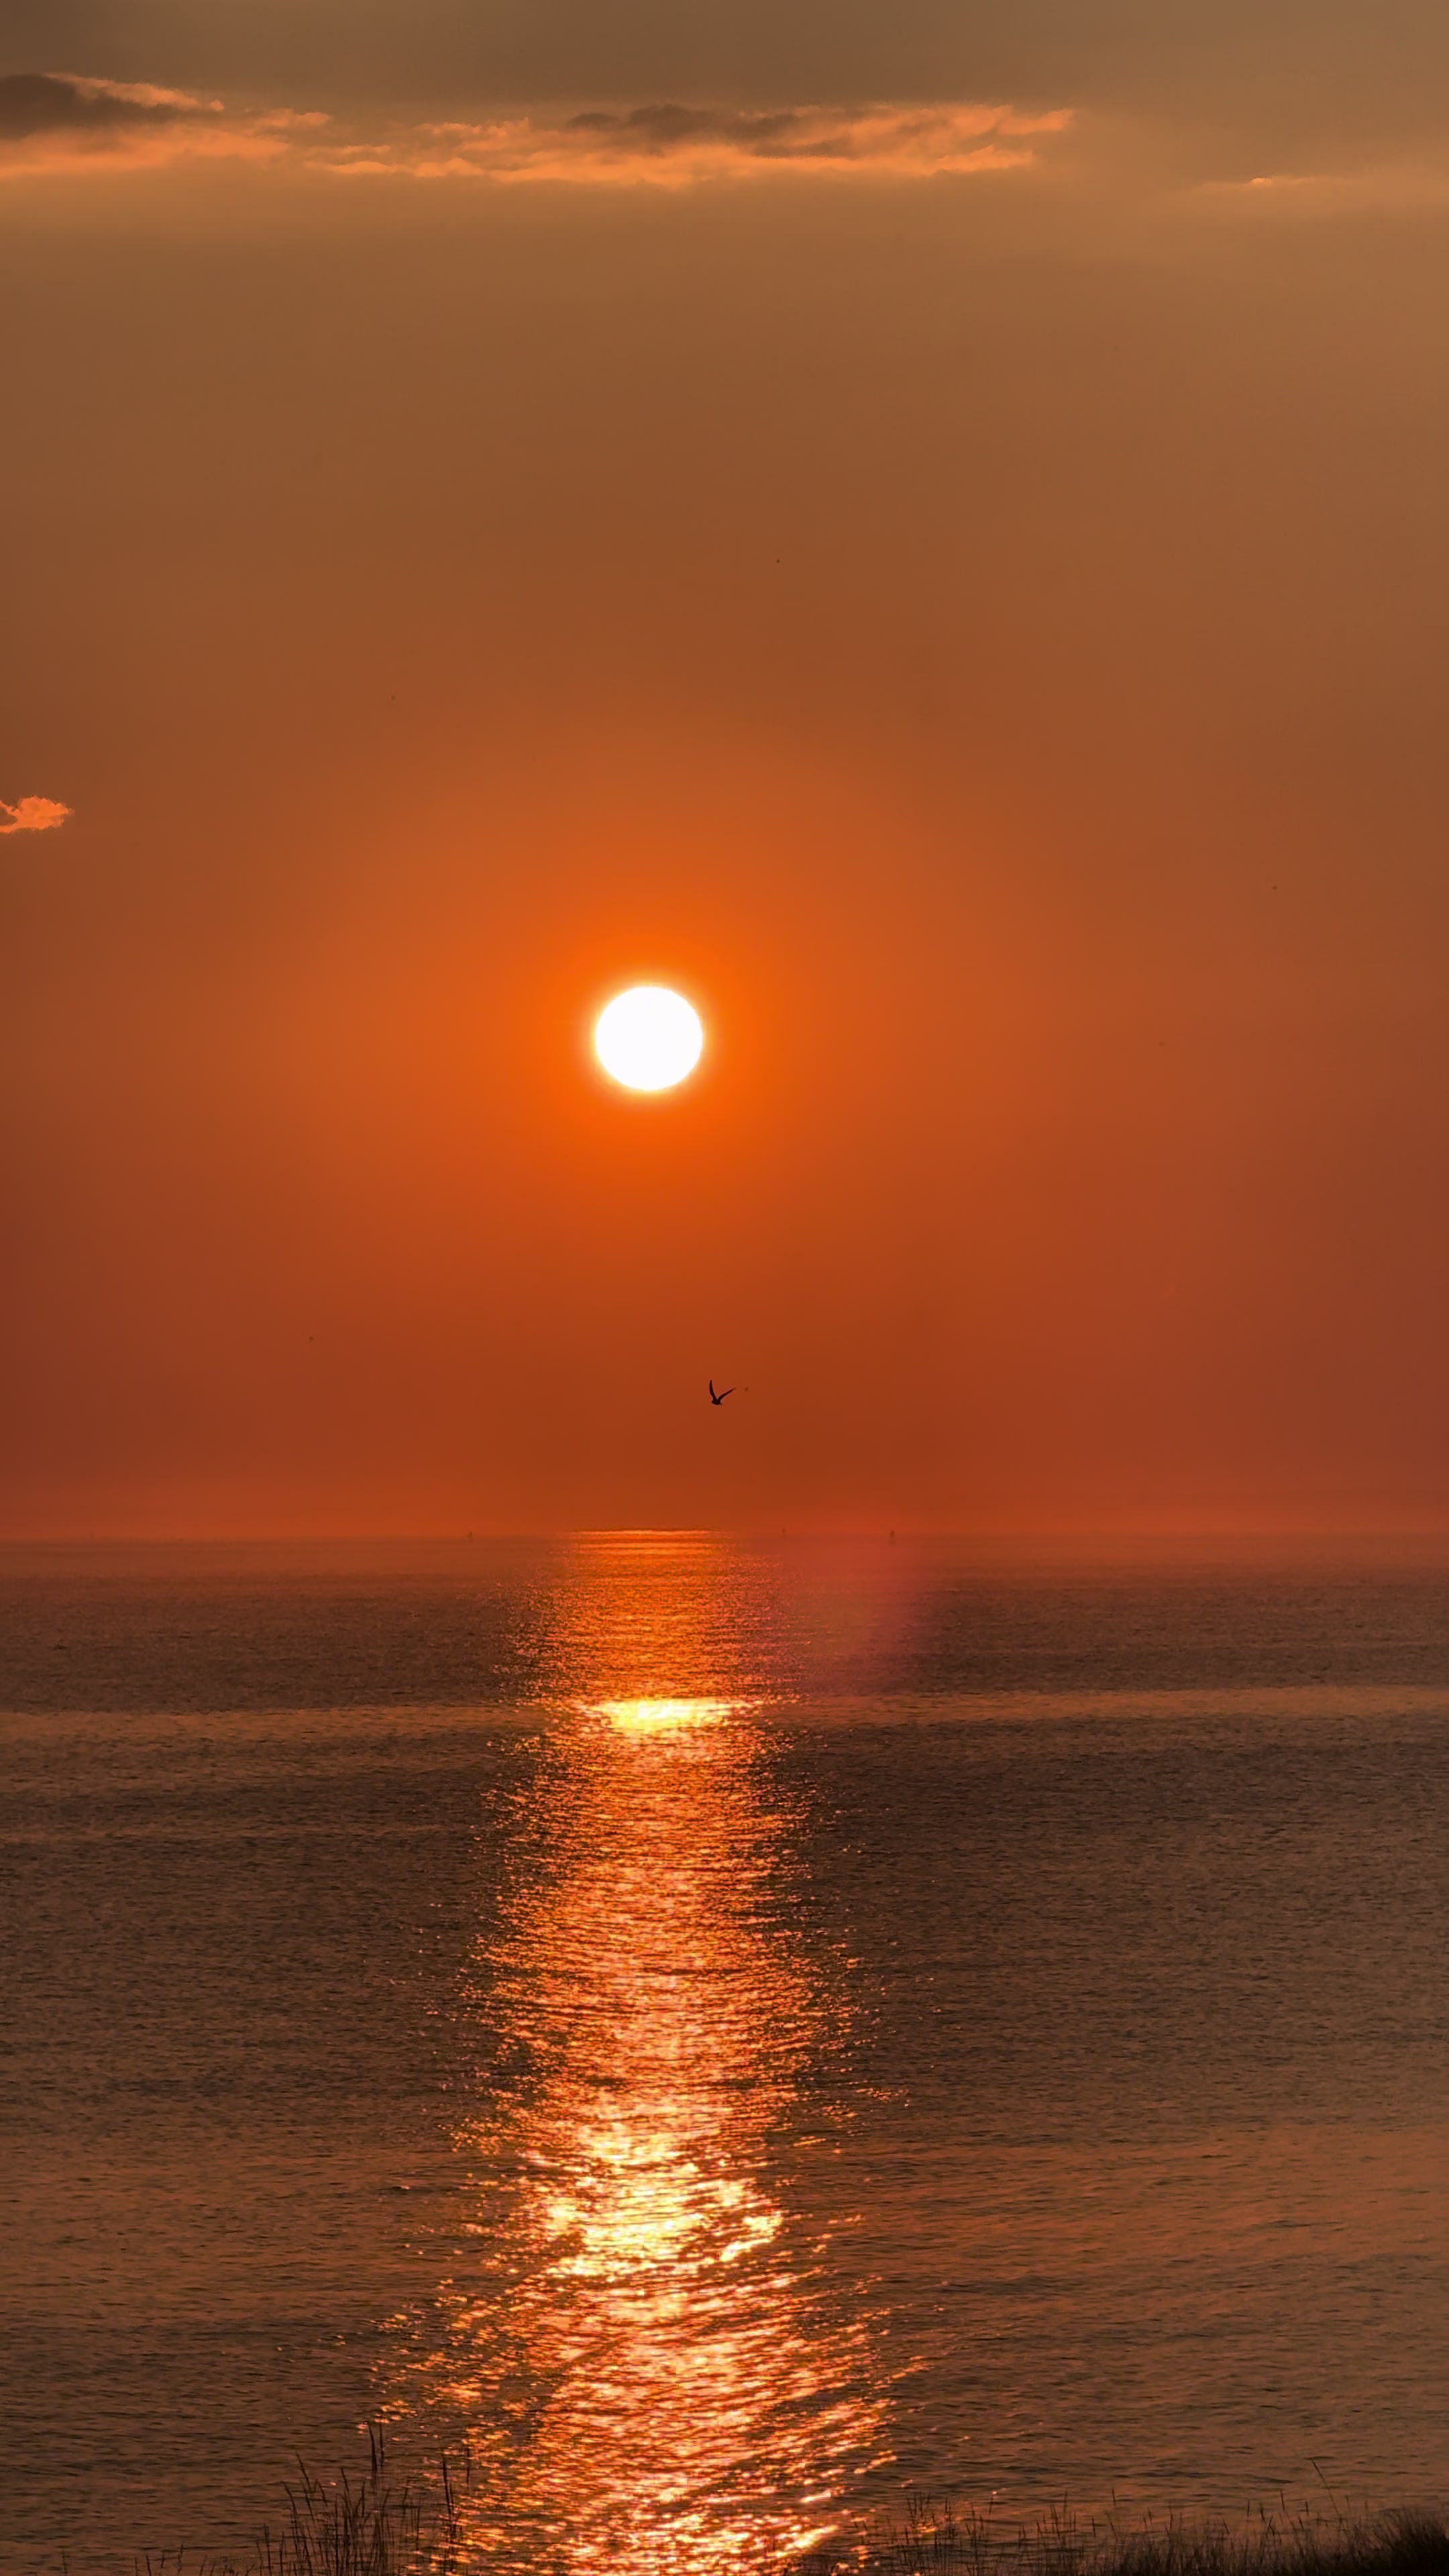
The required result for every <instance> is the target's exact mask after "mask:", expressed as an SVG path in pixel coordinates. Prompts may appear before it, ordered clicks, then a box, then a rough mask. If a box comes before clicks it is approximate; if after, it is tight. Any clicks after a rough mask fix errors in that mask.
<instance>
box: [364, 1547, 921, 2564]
mask: <svg viewBox="0 0 1449 2576" xmlns="http://www.w3.org/2000/svg"><path fill="white" fill-rule="evenodd" d="M699 1579H700V1578H699V1569H698V1567H697V1566H694V1565H691V1567H690V1568H689V1569H688V1570H687V1579H686V1578H685V1576H683V1575H682V1577H681V1588H682V1589H683V1590H684V1591H685V1592H688V1590H689V1589H690V1587H691V1585H693V1586H695V1587H696V1588H697V1587H698V1585H699ZM651 1585H652V1597H653V1598H655V1599H658V1598H659V1597H660V1593H661V1589H663V1591H664V1592H665V1593H666V1594H667V1592H668V1587H667V1586H666V1587H661V1586H660V1585H659V1582H658V1567H657V1564H655V1565H654V1566H652V1567H651ZM667 1606H668V1611H669V1621H670V1628H669V1642H670V1648H671V1652H670V1655H669V1658H668V1664H667V1666H666V1670H667V1673H668V1677H669V1678H671V1679H672V1678H673V1673H674V1671H675V1670H677V1667H678V1647H679V1642H680V1627H681V1607H680V1601H679V1599H678V1598H677V1597H674V1598H671V1599H669V1600H668V1604H667ZM686 1624H687V1620H686ZM663 1661H664V1659H663V1658H662V1657H661V1662H663ZM646 1671H647V1666H646ZM640 1677H641V1678H643V1677H644V1676H643V1675H642V1674H641V1676H640ZM610 1680H611V1681H612V1680H613V1674H612V1672H611V1673H610ZM798 1824H799V1817H798V1815H797V1814H796V1812H795V1811H794V1809H793V1808H792V1804H791V1799H790V1797H789V1795H787V1794H786V1792H785V1791H784V1790H783V1788H782V1786H781V1784H780V1782H779V1781H778V1779H777V1778H776V1777H775V1776H774V1775H773V1772H772V1765H771V1760H770V1755H769V1747H768V1740H767V1736H766V1734H765V1732H764V1730H763V1728H762V1726H761V1723H760V1719H759V1713H758V1704H757V1703H751V1702H749V1701H746V1700H744V1699H742V1698H732V1697H728V1696H724V1695H718V1696H696V1697H690V1696H685V1695H683V1694H677V1693H665V1692H662V1691H655V1692H653V1693H650V1692H647V1691H641V1692H638V1693H636V1694H633V1695H629V1694H621V1695H620V1696H617V1697H610V1698H608V1699H597V1700H587V1701H579V1702H576V1703H575V1704H574V1705H573V1706H572V1707H571V1708H566V1709H561V1710H556V1711H555V1712H554V1713H553V1715H552V1716H551V1718H550V1721H549V1724H548V1726H547V1728H546V1730H545V1733H544V1736H543V1740H542V1743H541V1747H540V1751H539V1758H538V1764H537V1769H536V1772H535V1774H534V1776H533V1778H532V1780H531V1781H530V1783H529V1784H528V1786H527V1788H526V1789H525V1790H523V1791H522V1792H520V1794H519V1796H518V1798H517V1800H516V1802H515V1805H514V1809H513V1811H512V1813H511V1814H510V1815H509V1817H508V1819H507V1827H506V1830H507V1836H508V1877H507V1892H506V1895H505V1899H504V1902H503V1905H502V1908H501V1911H500V1914H499V1918H498V1920H497V1922H496V1924H495V1925H494V1926H493V1927H492V1928H491V1929H490V1930H489V1931H488V1932H487V1933H486V1934H485V1935H483V1936H480V1940H479V1943H478V1946H477V1950H476V1953H475V1960H474V1973H473V1982H472V1991H471V2009H472V2012H473V2014H474V2016H475V2017H476V2025H477V2027H478V2030H479V2033H480V2036H481V2037H482V2039H483V2040H484V2042H485V2045H486V2054H485V2061H484V2069H483V2073H482V2076H481V2079H480V2081H479V2084H478V2087H477V2097H476V2100H475V2102H474V2106H473V2108H472V2110H471V2111H470V2113H469V2115H468V2116H467V2118H466V2119H465V2120H463V2122H462V2123H461V2124H460V2127H459V2131H458V2148H459V2152H460V2155H461V2156H462V2157H463V2159H464V2160H465V2163H466V2167H467V2172H468V2188H467V2204H468V2211H469V2215H468V2217H467V2219H466V2221H465V2228H464V2234H463V2239H462V2242H461V2244H460V2246H459V2247H458V2249H457V2250H456V2253H455V2258H454V2264H453V2270H452V2275H451V2277H450V2278H449V2279H448V2280H447V2281H446V2282H445V2283H444V2284H443V2288H442V2297H441V2303H440V2312H441V2315H442V2317H443V2319H444V2331H443V2334H442V2336H441V2338H440V2339H439V2341H438V2344H437V2348H436V2349H434V2350H433V2351H431V2352H430V2353H428V2354H427V2355H426V2356H421V2355H420V2356H419V2357H418V2359H417V2361H416V2364H415V2368H414V2371H413V2373H412V2374H411V2379H412V2384H411V2388H410V2390H409V2391H408V2394H407V2398H406V2401H405V2402H406V2403H407V2406H408V2410H409V2411H412V2409H413V2408H414V2407H415V2406H417V2405H418V2403H419V2402H420V2401H421V2403H422V2405H423V2406H424V2407H425V2408H429V2407H431V2406H433V2405H434V2404H435V2403H436V2401H439V2400H442V2401H443V2402H445V2403H447V2404H449V2405H451V2407H452V2408H453V2410H454V2411H455V2413H457V2412H461V2414H462V2416H463V2419H464V2421H465V2423H466V2426H467V2430H468V2436H469V2444H470V2449H471V2451H472V2454H473V2458H474V2461H475V2474H474V2480H473V2485H472V2487H471V2489H470V2492H469V2496H468V2499H467V2502H466V2506H465V2520H466V2530H467V2541H468V2547H469V2551H470V2557H471V2562H472V2563H476V2564H479V2565H481V2564H483V2563H485V2562H486V2564H487V2565H488V2566H489V2567H490V2568H491V2567H497V2568H499V2569H519V2570H521V2569H523V2568H525V2567H527V2568H529V2569H540V2568H544V2567H548V2568H557V2569H560V2570H565V2569H567V2570H577V2571H579V2576H584V2571H591V2570H594V2569H600V2570H602V2569H605V2568H608V2569H617V2568H629V2569H637V2570H639V2571H641V2576H655V2571H659V2572H660V2576H662V2571H664V2570H670V2571H677V2572H678V2576H695V2571H698V2576H709V2571H724V2570H734V2569H746V2568H755V2567H760V2568H763V2567H765V2566H775V2565H778V2564H779V2563H780V2561H781V2559H782V2558H783V2557H784V2556H785V2555H786V2554H787V2553H788V2552H790V2551H791V2550H798V2549H799V2548H801V2547H803V2546H805V2545H807V2544H808V2542H809V2541H810V2540H811V2539H812V2538H814V2537H818V2536H819V2534H820V2533H821V2532H822V2531H823V2530H825V2529H828V2528H830V2527H831V2526H832V2525H833V2523H834V2522H835V2520H836V2519H837V2517H838V2514H839V2512H840V2511H841V2509H842V2507H843V2505H844V2504H845V2503H846V2501H848V2497H849V2493H850V2490H851V2486H852V2482H853V2480H854V2479H855V2477H856V2476H857V2475H858V2474H859V2472H860V2470H861V2468H862V2467H863V2466H864V2464H865V2462H866V2461H867V2459H868V2458H870V2457H871V2455H872V2453H878V2445H879V2430H880V2412H881V2410H880V2403H879V2400H878V2398H877V2397H876V2396H875V2395H874V2394H873V2384H872V2354H871V2329H870V2325H869V2320H868V2316H867V2314H866V2313H865V2303H864V2302H863V2301H862V2300H861V2299H860V2298H859V2296H857V2295H855V2294H854V2293H853V2291H851V2290H849V2289H848V2288H847V2289H845V2290H842V2286H841V2275H842V2271H844V2273H845V2276H846V2279H847V2281H848V2264H846V2265H842V2264H840V2263H837V2262H836V2261H834V2260H833V2256H834V2253H835V2250H836V2246H837V2240H838V2239H839V2238H840V2237H841V2235H842V2234H843V2233H844V2232H845V2231H846V2230H847V2229H848V2227H849V2223H850V2216H851V2213H850V2211H849V2209H848V2206H846V2205H845V2204H844V2202H843V2200H842V2198H841V2187H840V2184H839V2182H838V2180H837V2179H835V2175H836V2169H837V2167H838V2161H839V2155H840V2130H839V2126H838V2123H837V2124H836V2125H834V2126H832V2119H831V2114H830V2112H829V2109H828V2105H827V2103H826V2096H827V2094H828V2091H829V2087H828V2082H827V2080H826V2079H827V2075H828V2069H829V2067H830V2065H831V2064H832V2063H833V2062H834V2061H835V2059H836V2058H837V2057H838V2053H839V2050H840V2048H841V2046H842V2044H843V2038H844V2005H843V2002H842V1999H841V1996H840V1994H839V1992H838V1991H837V1988H836V1984H835V1980H834V1977H833V1973H832V1971H831V1969H830V1967H829V1965H828V1962H827V1960H826V1959H824V1958H822V1956H820V1955H818V1950H819V1944H818V1942H817V1943H815V1944H814V1945H812V1939H811V1932H810V1917H809V1908H808V1887H807V1885H806V1883H805V1881H804V1879H803V1877H802V1869H801V1864H800V1861H799V1859H798V1856H797V1844H798V1832H797V1829H798ZM807 2103H808V2110H807Z"/></svg>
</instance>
